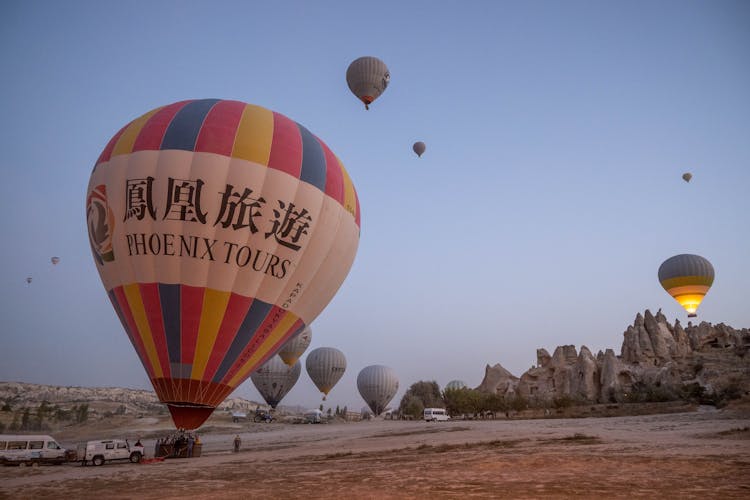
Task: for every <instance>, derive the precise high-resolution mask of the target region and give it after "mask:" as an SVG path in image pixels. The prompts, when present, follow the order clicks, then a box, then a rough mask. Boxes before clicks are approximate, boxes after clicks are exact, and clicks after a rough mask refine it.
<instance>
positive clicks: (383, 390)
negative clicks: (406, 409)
mask: <svg viewBox="0 0 750 500" xmlns="http://www.w3.org/2000/svg"><path fill="white" fill-rule="evenodd" d="M357 389H358V390H359V394H360V395H361V396H362V399H364V400H365V402H366V403H367V406H369V407H370V409H371V410H372V413H373V414H374V415H375V416H378V415H380V414H381V413H383V410H385V408H386V406H387V405H388V403H390V402H391V399H393V396H395V395H396V391H398V377H397V376H396V372H394V371H393V369H391V368H389V367H387V366H383V365H371V366H367V367H365V368H363V369H362V371H360V372H359V375H357Z"/></svg>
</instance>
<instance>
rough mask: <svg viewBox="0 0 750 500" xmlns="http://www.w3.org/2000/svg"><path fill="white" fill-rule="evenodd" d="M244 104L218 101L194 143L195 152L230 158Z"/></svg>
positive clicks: (207, 116)
mask: <svg viewBox="0 0 750 500" xmlns="http://www.w3.org/2000/svg"><path fill="white" fill-rule="evenodd" d="M244 110H245V103H243V102H239V101H219V102H218V103H216V105H214V107H213V108H211V111H209V112H208V114H207V115H206V119H205V120H204V121H203V126H202V127H201V130H200V132H199V133H198V139H197V140H196V141H195V151H200V152H205V153H216V154H220V155H223V156H229V157H231V156H232V148H233V147H234V139H235V137H236V135H237V128H238V127H239V124H240V119H241V118H242V112H243V111H244Z"/></svg>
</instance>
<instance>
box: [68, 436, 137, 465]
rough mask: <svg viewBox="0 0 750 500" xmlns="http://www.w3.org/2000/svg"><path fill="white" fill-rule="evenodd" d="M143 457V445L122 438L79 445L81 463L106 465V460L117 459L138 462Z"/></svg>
mask: <svg viewBox="0 0 750 500" xmlns="http://www.w3.org/2000/svg"><path fill="white" fill-rule="evenodd" d="M141 458H143V446H136V445H132V444H130V443H128V442H127V441H123V440H122V439H108V440H105V441H89V442H88V443H86V444H85V446H84V445H81V446H79V450H78V460H80V461H81V465H86V464H87V463H88V462H91V463H92V464H94V465H104V462H111V461H115V460H129V461H131V462H132V463H134V464H137V463H138V462H140V461H141Z"/></svg>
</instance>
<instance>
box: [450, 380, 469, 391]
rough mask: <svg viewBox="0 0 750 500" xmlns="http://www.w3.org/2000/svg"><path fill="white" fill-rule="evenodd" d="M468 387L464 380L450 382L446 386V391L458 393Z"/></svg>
mask: <svg viewBox="0 0 750 500" xmlns="http://www.w3.org/2000/svg"><path fill="white" fill-rule="evenodd" d="M466 387H467V385H466V382H464V381H463V380H451V381H450V382H448V383H447V384H445V390H446V391H457V390H459V389H466Z"/></svg>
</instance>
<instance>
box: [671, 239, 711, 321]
mask: <svg viewBox="0 0 750 500" xmlns="http://www.w3.org/2000/svg"><path fill="white" fill-rule="evenodd" d="M658 275H659V283H661V286H662V287H664V290H666V291H667V293H668V294H669V295H671V296H672V297H674V299H675V300H676V301H677V302H678V303H679V304H680V305H681V306H682V307H683V308H684V309H685V310H686V311H687V313H688V318H695V317H696V311H697V310H698V306H699V305H700V304H701V302H702V301H703V297H705V295H706V294H707V293H708V289H709V288H711V285H712V284H713V282H714V266H713V265H711V263H710V262H709V261H708V259H706V258H705V257H701V256H700V255H693V254H687V253H683V254H680V255H675V256H673V257H670V258H668V259H667V260H665V261H664V262H662V264H661V266H659V272H658Z"/></svg>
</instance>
